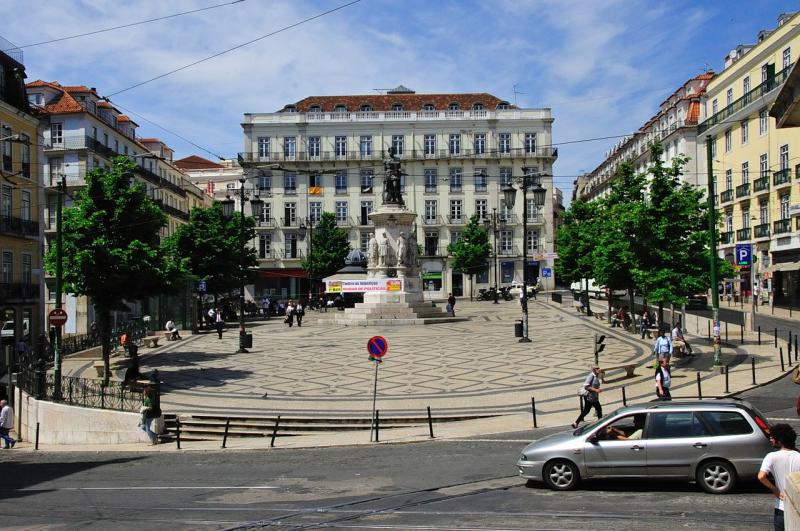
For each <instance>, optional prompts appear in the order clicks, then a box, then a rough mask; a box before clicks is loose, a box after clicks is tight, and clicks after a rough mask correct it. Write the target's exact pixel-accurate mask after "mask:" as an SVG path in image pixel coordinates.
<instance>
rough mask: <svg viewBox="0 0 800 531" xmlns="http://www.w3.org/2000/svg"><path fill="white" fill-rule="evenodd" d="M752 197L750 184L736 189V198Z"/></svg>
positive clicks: (741, 185)
mask: <svg viewBox="0 0 800 531" xmlns="http://www.w3.org/2000/svg"><path fill="white" fill-rule="evenodd" d="M748 195H750V183H744V184H740V185H739V186H737V187H736V198H737V199H738V198H740V197H747V196H748Z"/></svg>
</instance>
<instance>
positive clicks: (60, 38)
mask: <svg viewBox="0 0 800 531" xmlns="http://www.w3.org/2000/svg"><path fill="white" fill-rule="evenodd" d="M244 1H245V0H233V1H231V2H225V3H224V4H217V5H213V6H208V7H201V8H200V9H192V10H191V11H183V12H181V13H175V14H172V15H165V16H163V17H156V18H150V19H147V20H140V21H138V22H131V23H130V24H122V25H121V26H113V27H111V28H105V29H100V30H95V31H88V32H86V33H79V34H77V35H70V36H68V37H59V38H57V39H50V40H47V41H41V42H33V43H31V44H23V45H22V46H15V47H14V48H10V49H9V50H2V51H3V52H8V51H11V50H16V49H21V48H31V47H33V46H41V45H43V44H51V43H54V42H62V41H68V40H70V39H78V38H80V37H88V36H89V35H97V34H98V33H106V32H108V31H114V30H118V29H124V28H130V27H133V26H139V25H142V24H149V23H150V22H158V21H159V20H166V19H170V18H175V17H180V16H183V15H191V14H192V13H199V12H201V11H208V10H210V9H217V8H218V7H225V6H229V5H233V4H238V3H241V2H244Z"/></svg>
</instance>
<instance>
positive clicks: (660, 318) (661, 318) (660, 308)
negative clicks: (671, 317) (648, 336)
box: [658, 301, 664, 335]
mask: <svg viewBox="0 0 800 531" xmlns="http://www.w3.org/2000/svg"><path fill="white" fill-rule="evenodd" d="M658 326H659V329H658V330H659V332H660V331H661V329H662V328H663V327H664V303H663V302H662V301H658ZM659 335H660V334H659Z"/></svg>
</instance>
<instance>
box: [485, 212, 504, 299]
mask: <svg viewBox="0 0 800 531" xmlns="http://www.w3.org/2000/svg"><path fill="white" fill-rule="evenodd" d="M483 223H484V224H485V225H486V228H487V229H488V228H489V227H491V230H492V234H493V235H494V246H493V247H492V249H493V251H494V303H495V304H498V302H497V299H498V295H499V293H498V291H499V288H500V285H499V284H498V283H497V232H498V230H499V229H498V228H497V209H496V208H493V209H492V218H491V220H489V219H484V220H483Z"/></svg>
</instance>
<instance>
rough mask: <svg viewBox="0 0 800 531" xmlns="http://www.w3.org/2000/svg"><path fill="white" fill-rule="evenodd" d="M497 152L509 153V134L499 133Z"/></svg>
mask: <svg viewBox="0 0 800 531" xmlns="http://www.w3.org/2000/svg"><path fill="white" fill-rule="evenodd" d="M498 150H499V151H500V153H511V133H500V136H499V142H498Z"/></svg>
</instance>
